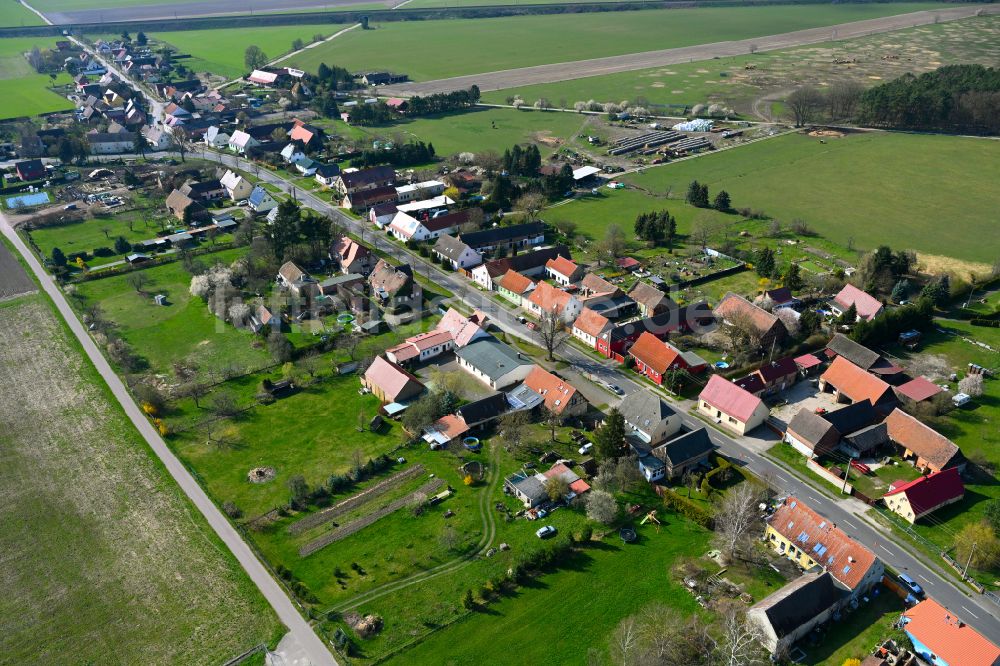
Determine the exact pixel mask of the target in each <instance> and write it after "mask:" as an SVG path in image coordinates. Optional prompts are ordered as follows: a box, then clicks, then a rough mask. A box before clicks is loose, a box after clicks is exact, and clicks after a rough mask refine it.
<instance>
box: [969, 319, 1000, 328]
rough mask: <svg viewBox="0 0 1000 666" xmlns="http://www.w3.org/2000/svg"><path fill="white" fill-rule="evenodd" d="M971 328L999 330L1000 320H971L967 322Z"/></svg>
mask: <svg viewBox="0 0 1000 666" xmlns="http://www.w3.org/2000/svg"><path fill="white" fill-rule="evenodd" d="M969 323H970V324H972V325H973V326H985V327H986V328H1000V319H972V320H970V321H969Z"/></svg>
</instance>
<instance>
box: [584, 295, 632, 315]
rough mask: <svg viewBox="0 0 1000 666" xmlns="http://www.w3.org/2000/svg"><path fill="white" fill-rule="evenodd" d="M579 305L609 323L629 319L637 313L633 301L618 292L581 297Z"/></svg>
mask: <svg viewBox="0 0 1000 666" xmlns="http://www.w3.org/2000/svg"><path fill="white" fill-rule="evenodd" d="M580 304H581V305H583V307H585V308H589V309H591V310H593V311H594V312H597V313H600V314H601V315H603V316H604V317H607V318H608V319H609V320H611V321H618V320H621V319H630V318H632V317H634V316H635V315H636V313H637V312H638V308H637V306H636V303H635V301H633V300H632V299H631V298H629V297H628V296H626V295H625V294H623V293H622V292H621V291H619V290H616V291H611V292H602V293H599V294H593V295H590V296H586V297H583V298H581V299H580Z"/></svg>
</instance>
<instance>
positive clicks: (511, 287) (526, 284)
mask: <svg viewBox="0 0 1000 666" xmlns="http://www.w3.org/2000/svg"><path fill="white" fill-rule="evenodd" d="M533 284H535V283H534V282H532V281H531V278H529V277H526V276H524V275H521V274H520V273H518V272H517V271H507V272H506V273H504V276H503V277H502V278H500V286H501V287H503V288H504V289H506V290H507V291H509V292H511V293H514V294H523V293H524V292H526V291H528V289H530V288H531V285H533Z"/></svg>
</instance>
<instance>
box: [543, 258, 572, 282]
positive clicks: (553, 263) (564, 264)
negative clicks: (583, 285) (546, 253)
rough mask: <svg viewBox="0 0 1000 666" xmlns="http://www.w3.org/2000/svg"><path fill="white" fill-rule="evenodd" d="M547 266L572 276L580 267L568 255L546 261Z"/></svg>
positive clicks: (565, 275)
mask: <svg viewBox="0 0 1000 666" xmlns="http://www.w3.org/2000/svg"><path fill="white" fill-rule="evenodd" d="M545 268H547V269H549V270H550V271H554V272H556V273H559V274H560V275H562V276H564V277H571V276H572V275H573V273H575V272H576V271H577V270H579V268H580V267H579V266H577V265H576V264H575V263H574V262H572V261H571V260H569V259H567V258H566V257H555V258H553V259H549V260H548V261H547V262H545Z"/></svg>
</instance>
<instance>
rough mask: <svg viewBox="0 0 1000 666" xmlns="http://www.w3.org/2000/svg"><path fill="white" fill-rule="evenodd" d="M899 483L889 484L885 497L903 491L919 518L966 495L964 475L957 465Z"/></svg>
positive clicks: (914, 513)
mask: <svg viewBox="0 0 1000 666" xmlns="http://www.w3.org/2000/svg"><path fill="white" fill-rule="evenodd" d="M897 483H898V484H899V485H897V484H896V483H893V484H892V485H891V486H889V492H887V493H886V494H885V497H889V496H890V495H898V494H899V493H903V494H904V495H906V499H907V500H908V501H909V502H910V506H911V507H912V508H913V515H915V516H916V517H918V518H919V517H920V516H922V515H923V514H925V513H929V512H931V511H933V510H934V509H936V508H938V507H939V506H941V505H942V504H945V503H947V502H950V501H951V500H954V499H958V498H960V497H962V496H963V495H965V486H964V485H963V484H962V477H960V476H959V475H958V468H957V467H952V468H950V469H946V470H944V471H943V472H934V473H933V474H931V475H929V476H922V477H920V478H919V479H915V480H913V481H910V482H909V483H904V482H897Z"/></svg>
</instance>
